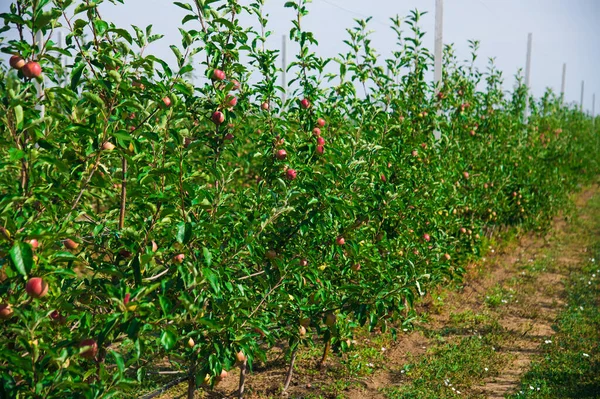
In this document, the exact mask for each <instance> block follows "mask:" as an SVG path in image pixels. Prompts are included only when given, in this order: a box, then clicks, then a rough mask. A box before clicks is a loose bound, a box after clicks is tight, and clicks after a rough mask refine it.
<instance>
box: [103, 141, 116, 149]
mask: <svg viewBox="0 0 600 399" xmlns="http://www.w3.org/2000/svg"><path fill="white" fill-rule="evenodd" d="M114 149H115V145H114V144H113V143H111V142H110V141H107V142H105V143H103V144H102V150H103V151H112V150H114Z"/></svg>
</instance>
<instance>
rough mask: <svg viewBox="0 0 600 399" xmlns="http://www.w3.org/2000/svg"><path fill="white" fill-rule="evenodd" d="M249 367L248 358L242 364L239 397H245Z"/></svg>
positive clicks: (241, 398)
mask: <svg viewBox="0 0 600 399" xmlns="http://www.w3.org/2000/svg"><path fill="white" fill-rule="evenodd" d="M247 368H248V360H244V363H242V364H241V365H240V385H239V390H238V399H243V398H244V384H245V383H246V370H247Z"/></svg>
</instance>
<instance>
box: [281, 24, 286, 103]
mask: <svg viewBox="0 0 600 399" xmlns="http://www.w3.org/2000/svg"><path fill="white" fill-rule="evenodd" d="M286 53H287V40H286V37H285V35H281V87H283V103H285V100H286V97H287V79H286V70H287V59H286Z"/></svg>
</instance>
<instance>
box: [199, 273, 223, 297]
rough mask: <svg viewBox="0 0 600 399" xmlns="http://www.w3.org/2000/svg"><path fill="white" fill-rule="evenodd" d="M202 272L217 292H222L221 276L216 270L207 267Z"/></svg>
mask: <svg viewBox="0 0 600 399" xmlns="http://www.w3.org/2000/svg"><path fill="white" fill-rule="evenodd" d="M202 274H204V277H205V278H206V280H207V281H208V283H209V284H210V286H211V288H212V289H213V291H214V292H215V294H219V293H220V292H221V289H220V288H219V276H217V274H216V273H215V272H213V271H212V270H211V269H209V268H207V267H205V268H203V269H202Z"/></svg>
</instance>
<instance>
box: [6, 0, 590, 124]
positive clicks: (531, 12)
mask: <svg viewBox="0 0 600 399" xmlns="http://www.w3.org/2000/svg"><path fill="white" fill-rule="evenodd" d="M242 1H244V2H245V1H246V0H242ZM284 2H285V1H284V0H267V1H266V8H265V10H266V12H267V13H268V14H270V18H269V22H270V30H272V31H273V32H274V34H273V36H272V37H271V41H270V43H269V45H270V46H271V47H273V48H280V46H281V35H282V34H287V33H288V31H289V28H290V26H291V23H290V20H291V19H292V18H293V11H292V10H291V9H285V8H283V3H284ZM0 3H1V4H0V12H5V11H6V10H7V8H8V4H9V3H10V1H7V0H0ZM309 7H310V10H311V12H310V14H309V15H308V17H306V19H305V21H304V27H305V28H306V29H308V30H311V31H313V32H315V35H316V38H317V40H318V41H319V46H318V48H317V49H316V50H317V53H318V54H319V55H321V56H334V55H336V54H337V53H338V52H339V51H340V49H342V46H343V43H342V40H344V39H345V38H346V32H345V29H346V28H349V27H351V26H352V25H353V19H354V18H364V17H366V16H373V21H372V23H371V29H372V30H375V33H374V35H373V45H374V47H375V48H377V49H378V51H379V53H380V54H383V55H387V54H388V53H389V52H390V51H391V50H392V49H393V48H394V44H395V37H394V35H393V33H392V32H391V30H390V29H389V28H388V27H387V25H388V24H387V21H388V19H389V17H392V16H394V15H396V14H398V15H400V16H405V15H407V14H408V13H409V11H410V10H412V9H415V8H417V9H419V10H420V11H429V14H428V15H426V16H425V17H424V19H423V21H422V26H423V29H424V30H425V31H426V32H428V35H427V36H426V37H425V43H426V45H427V47H429V48H430V49H433V24H434V13H433V11H434V7H435V0H313V2H312V4H311V5H309ZM444 7H445V15H444V42H445V43H454V44H455V46H456V50H457V55H458V56H459V58H460V59H464V58H466V57H467V56H468V51H469V50H468V45H467V40H469V39H476V40H479V41H480V42H481V48H480V52H479V55H480V58H479V65H480V66H481V67H485V64H486V63H487V59H488V58H489V57H495V58H496V64H497V66H498V67H499V68H500V69H501V70H502V71H503V72H504V77H505V88H506V89H511V88H512V86H513V83H514V79H513V75H514V74H515V73H516V72H517V69H518V68H524V65H525V55H526V54H525V53H526V45H527V34H528V32H532V33H533V61H532V74H531V86H532V90H533V93H534V94H535V95H536V96H539V95H541V94H542V93H543V91H544V89H545V87H552V88H553V89H554V90H555V91H557V92H558V91H560V81H561V73H562V64H563V62H566V63H567V87H566V99H567V101H569V102H578V101H579V98H580V87H581V81H582V80H585V82H586V83H585V86H586V88H585V100H584V107H585V108H586V109H588V110H590V109H591V104H592V93H596V97H599V98H597V101H596V114H598V110H599V109H600V23H599V22H600V0H445V2H444ZM102 10H103V11H102V12H103V17H104V18H105V19H108V20H111V21H113V22H115V23H116V24H117V25H120V26H128V25H130V24H135V25H138V26H142V27H144V26H146V25H148V24H153V25H154V29H153V31H154V32H155V33H163V34H165V37H164V38H163V39H162V40H161V41H159V42H157V43H156V44H154V45H153V47H152V48H151V49H150V51H151V52H152V53H154V54H157V55H159V56H163V57H164V58H166V59H168V60H172V53H171V51H170V50H169V49H168V45H169V44H178V43H179V42H180V36H179V32H178V27H179V26H180V21H181V18H182V16H183V15H184V13H185V12H184V11H183V10H181V9H180V8H178V7H176V6H174V5H173V4H172V1H171V0H126V1H125V5H119V6H116V7H114V6H112V5H110V4H109V3H106V4H105V5H103V8H102ZM243 22H244V23H252V20H249V19H244V20H243ZM186 27H188V28H192V23H188V24H187V25H186ZM288 50H289V52H290V53H292V52H293V51H294V49H293V48H292V47H289V48H288Z"/></svg>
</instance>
